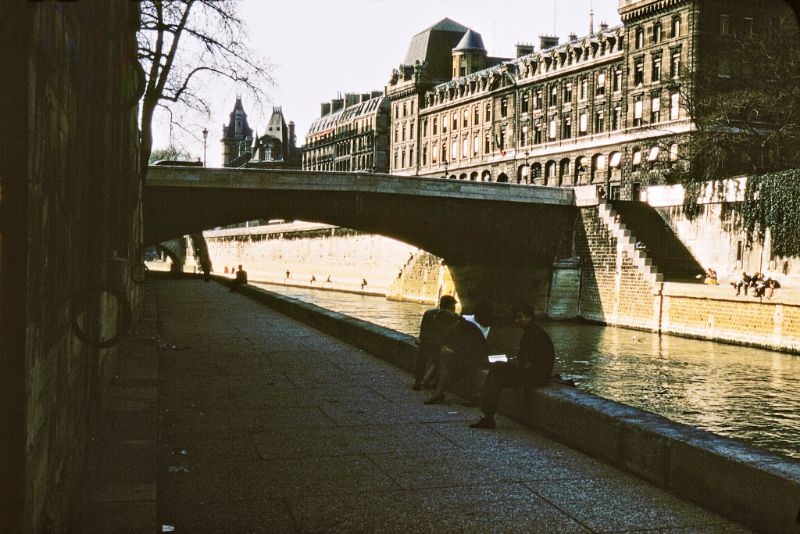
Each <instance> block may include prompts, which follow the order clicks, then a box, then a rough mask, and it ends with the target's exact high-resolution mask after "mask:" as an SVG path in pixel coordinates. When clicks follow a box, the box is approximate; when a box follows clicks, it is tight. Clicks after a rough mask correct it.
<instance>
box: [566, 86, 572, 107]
mask: <svg viewBox="0 0 800 534" xmlns="http://www.w3.org/2000/svg"><path fill="white" fill-rule="evenodd" d="M570 102H572V82H567V83H566V84H565V85H564V103H565V104H568V103H570Z"/></svg>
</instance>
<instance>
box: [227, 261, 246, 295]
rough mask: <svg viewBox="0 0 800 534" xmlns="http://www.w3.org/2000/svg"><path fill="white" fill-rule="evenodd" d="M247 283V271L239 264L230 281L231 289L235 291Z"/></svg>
mask: <svg viewBox="0 0 800 534" xmlns="http://www.w3.org/2000/svg"><path fill="white" fill-rule="evenodd" d="M246 285H247V271H245V270H244V269H242V266H241V265H239V270H238V271H236V278H234V279H233V281H232V282H231V291H236V290H237V289H239V288H240V287H242V286H246Z"/></svg>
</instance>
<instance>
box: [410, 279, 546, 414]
mask: <svg viewBox="0 0 800 534" xmlns="http://www.w3.org/2000/svg"><path fill="white" fill-rule="evenodd" d="M455 304H456V301H455V299H454V298H453V297H452V296H449V295H445V296H443V297H442V298H441V300H440V302H439V307H438V308H433V309H431V310H428V311H426V312H425V314H424V315H423V317H422V323H421V324H420V336H419V352H418V354H417V361H416V365H415V381H414V386H413V388H414V389H415V390H420V389H422V387H423V385H425V384H428V383H430V381H431V380H432V379H434V378H435V380H436V388H435V390H434V392H433V395H432V396H431V397H430V398H429V399H428V400H427V401H425V404H442V403H444V402H445V394H444V389H445V387H446V386H447V385H448V384H449V383H450V381H451V380H463V381H466V382H467V384H468V389H469V390H470V391H472V392H475V391H478V390H480V393H479V394H477V395H475V396H473V398H472V399H471V400H469V401H467V402H465V403H464V404H465V405H466V406H476V405H480V408H481V411H482V412H483V417H482V418H481V419H480V421H478V422H477V423H474V424H472V425H470V426H472V427H473V428H495V426H496V421H495V417H494V416H495V412H496V411H497V405H498V402H499V400H500V397H501V396H502V393H503V390H504V389H505V388H508V387H514V388H522V389H526V390H527V388H531V387H538V386H543V385H545V384H547V382H548V381H549V380H550V377H551V375H552V374H553V367H554V365H555V351H554V347H553V342H552V341H551V339H550V336H548V335H547V333H546V332H545V331H544V330H543V329H542V328H541V327H540V326H539V325H537V324H536V323H535V322H534V311H533V308H532V307H531V306H527V305H523V306H516V307H514V308H513V309H512V313H513V314H514V321H515V323H516V325H517V326H518V327H520V328H521V329H522V336H521V338H520V341H519V348H518V350H517V354H516V357H512V358H509V359H507V361H497V362H494V363H489V358H488V356H489V352H490V351H489V343H488V341H487V338H488V335H489V331H490V328H491V325H492V323H493V320H494V312H493V307H492V305H491V303H489V302H481V303H479V304H478V305H477V306H476V307H475V310H474V313H473V314H471V315H462V316H459V315H457V314H456V313H455ZM486 369H488V374H487V375H486V379H485V381H484V383H483V387H482V388H481V387H479V386H478V383H479V381H480V379H481V378H482V375H483V374H482V373H481V371H482V370H486Z"/></svg>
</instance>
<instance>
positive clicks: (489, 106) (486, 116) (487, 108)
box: [483, 102, 492, 122]
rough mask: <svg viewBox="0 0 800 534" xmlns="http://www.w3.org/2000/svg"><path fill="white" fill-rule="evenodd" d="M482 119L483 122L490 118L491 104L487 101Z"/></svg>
mask: <svg viewBox="0 0 800 534" xmlns="http://www.w3.org/2000/svg"><path fill="white" fill-rule="evenodd" d="M483 120H484V122H489V121H491V120H492V105H491V104H490V103H489V102H487V103H486V108H485V109H484V112H483Z"/></svg>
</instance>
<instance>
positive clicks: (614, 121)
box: [611, 106, 622, 130]
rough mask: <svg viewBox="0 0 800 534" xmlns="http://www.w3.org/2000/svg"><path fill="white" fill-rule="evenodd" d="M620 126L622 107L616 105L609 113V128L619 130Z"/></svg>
mask: <svg viewBox="0 0 800 534" xmlns="http://www.w3.org/2000/svg"><path fill="white" fill-rule="evenodd" d="M621 127H622V107H620V106H616V107H615V108H614V111H613V112H612V113H611V129H612V130H619V129H620V128H621Z"/></svg>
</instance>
